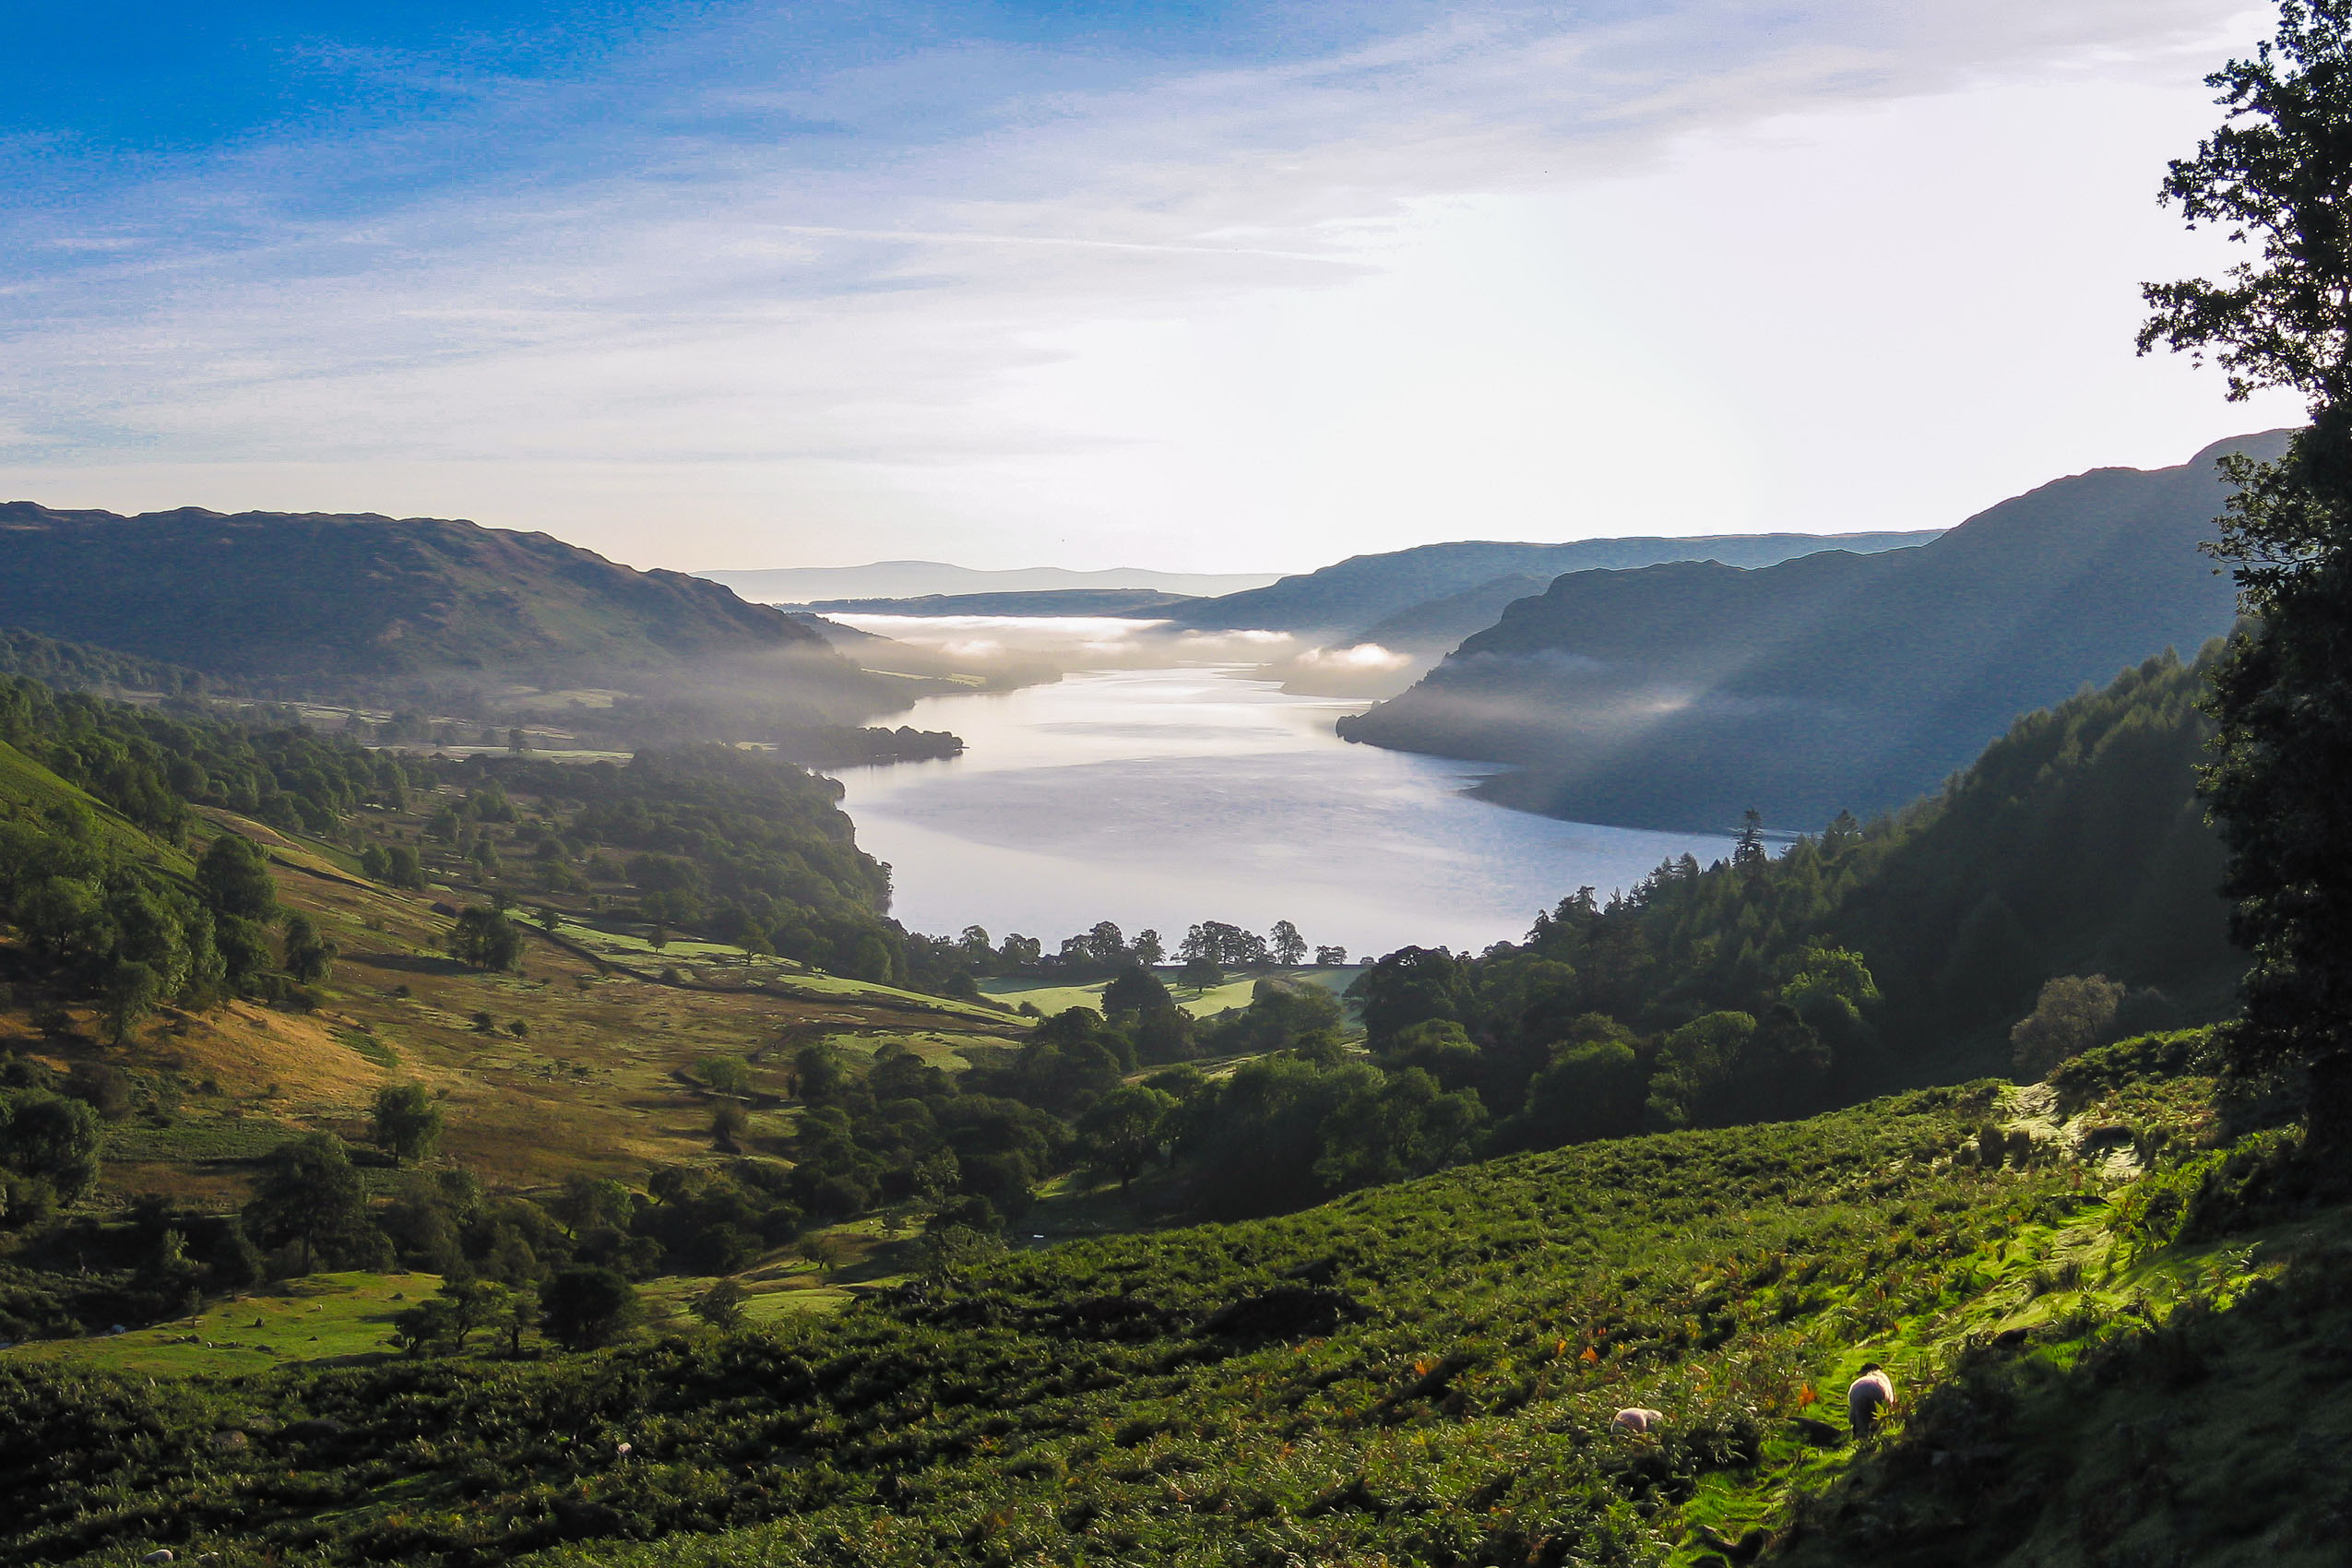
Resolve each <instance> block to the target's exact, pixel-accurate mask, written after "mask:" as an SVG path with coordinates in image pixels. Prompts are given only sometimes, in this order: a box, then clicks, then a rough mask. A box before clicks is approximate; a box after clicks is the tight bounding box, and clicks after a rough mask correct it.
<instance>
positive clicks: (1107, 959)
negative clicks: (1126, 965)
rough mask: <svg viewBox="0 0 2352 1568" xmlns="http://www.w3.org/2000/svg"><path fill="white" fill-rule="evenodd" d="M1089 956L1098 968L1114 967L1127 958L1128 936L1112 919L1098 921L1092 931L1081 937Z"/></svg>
mask: <svg viewBox="0 0 2352 1568" xmlns="http://www.w3.org/2000/svg"><path fill="white" fill-rule="evenodd" d="M1079 940H1080V944H1081V945H1082V946H1083V947H1084V948H1085V950H1086V956H1087V958H1088V959H1089V960H1091V961H1092V962H1093V964H1094V965H1095V967H1096V968H1104V969H1108V968H1116V967H1117V966H1118V965H1120V964H1122V963H1123V962H1124V961H1125V960H1126V958H1127V937H1126V933H1125V932H1122V931H1121V930H1120V929H1119V928H1118V926H1116V925H1115V924H1113V923H1112V922H1111V921H1098V922H1096V925H1095V927H1094V929H1093V930H1092V931H1089V932H1087V934H1086V935H1085V936H1084V937H1082V938H1080V939H1079Z"/></svg>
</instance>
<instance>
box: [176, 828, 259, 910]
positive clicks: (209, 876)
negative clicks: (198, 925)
mask: <svg viewBox="0 0 2352 1568" xmlns="http://www.w3.org/2000/svg"><path fill="white" fill-rule="evenodd" d="M196 896H197V897H200V898H202V899H203V900H204V906H205V908H206V909H210V910H211V911H212V912H213V913H214V914H216V915H222V916H226V917H228V918H230V919H232V920H241V921H254V922H255V923H256V924H259V925H267V924H268V923H270V922H271V921H275V920H276V919H277V918H278V916H279V908H278V888H277V885H275V884H273V883H272V882H271V881H270V880H269V859H268V857H267V856H266V855H264V854H263V853H262V852H261V848H260V846H259V845H256V844H255V843H254V841H253V840H252V839H250V838H241V837H238V836H237V835H236V834H234V833H227V832H224V833H222V834H221V835H220V837H217V838H215V839H213V841H212V843H211V846H210V847H209V848H208V849H206V850H205V852H204V859H203V860H202V861H198V862H197V864H196Z"/></svg>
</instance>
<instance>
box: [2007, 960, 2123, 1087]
mask: <svg viewBox="0 0 2352 1568" xmlns="http://www.w3.org/2000/svg"><path fill="white" fill-rule="evenodd" d="M2122 1004H2123V987H2121V986H2120V985H2118V984H2117V983H2116V982H2115V981H2113V980H2109V979H2108V978H2107V977H2106V976H2105V975H2060V976H2059V977H2058V978H2057V979H2055V980H2049V981H2048V982H2047V983H2045V984H2044V985H2043V986H2042V991H2041V995H2040V996H2039V997H2038V998H2037V999H2036V1001H2035V1003H2034V1010H2033V1011H2032V1012H2031V1013H2029V1014H2027V1015H2026V1016H2025V1017H2023V1018H2020V1019H2018V1020H2017V1023H2016V1025H2015V1027H2014V1028H2012V1029H2010V1031H2009V1048H2010V1052H2011V1056H2012V1058H2013V1060H2014V1061H2015V1063H2016V1064H2017V1075H2018V1077H2020V1078H2022V1079H2025V1080H2026V1081H2027V1082H2037V1081H2038V1080H2040V1079H2042V1078H2044V1077H2047V1076H2048V1075H2049V1070H2050V1069H2051V1068H2053V1067H2055V1066H2057V1065H2058V1064H2059V1063H2061V1062H2064V1061H2067V1060H2069V1059H2070V1058H2073V1057H2076V1056H2080V1055H2081V1054H2083V1052H2085V1051H2088V1050H2090V1049H2091V1048H2092V1047H2093V1046H2096V1045H2105V1044H2106V1043H2107V1042H2108V1040H2110V1039H2114V1038H2115V1012H2116V1009H2117V1008H2118V1007H2120V1006H2121V1005H2122Z"/></svg>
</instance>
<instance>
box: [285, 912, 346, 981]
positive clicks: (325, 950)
mask: <svg viewBox="0 0 2352 1568" xmlns="http://www.w3.org/2000/svg"><path fill="white" fill-rule="evenodd" d="M342 951H343V950H342V949H341V948H340V947H339V946H337V945H336V944H335V943H334V941H333V939H332V938H329V937H327V936H323V935H321V934H320V933H319V930H318V926H317V925H316V924H315V922H314V921H312V920H311V918H310V917H309V916H308V915H289V916H288V917H287V918H286V972H287V973H288V974H290V975H291V976H293V977H294V978H295V979H296V980H300V981H302V982H303V984H304V985H317V984H318V983H320V982H321V981H323V980H326V979H327V976H329V975H331V974H333V973H334V972H335V960H336V958H337V957H338V956H339V955H340V954H341V953H342Z"/></svg>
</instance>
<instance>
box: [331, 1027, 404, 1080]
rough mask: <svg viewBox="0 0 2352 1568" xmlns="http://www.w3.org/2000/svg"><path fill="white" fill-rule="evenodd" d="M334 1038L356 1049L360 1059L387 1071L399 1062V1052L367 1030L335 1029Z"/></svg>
mask: <svg viewBox="0 0 2352 1568" xmlns="http://www.w3.org/2000/svg"><path fill="white" fill-rule="evenodd" d="M335 1038H336V1039H339V1040H341V1041H342V1042H343V1043H344V1044H345V1045H348V1046H350V1048H351V1049H352V1050H353V1051H357V1052H358V1053H359V1055H360V1057H361V1059H362V1060H363V1061H367V1062H372V1063H374V1064H375V1065H376V1066H378V1067H382V1068H384V1069H385V1070H386V1071H387V1072H389V1071H391V1070H392V1069H394V1068H396V1067H398V1066H399V1064H400V1053H399V1052H398V1051H395V1050H393V1049H392V1047H391V1045H390V1044H389V1043H388V1042H387V1041H386V1040H384V1039H379V1038H378V1037H377V1036H376V1035H374V1033H372V1032H370V1031H369V1030H366V1029H337V1030H336V1031H335Z"/></svg>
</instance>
